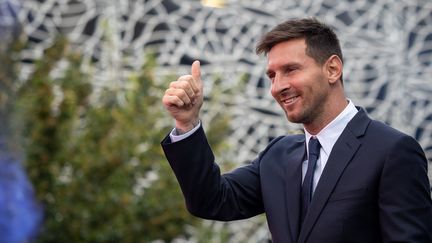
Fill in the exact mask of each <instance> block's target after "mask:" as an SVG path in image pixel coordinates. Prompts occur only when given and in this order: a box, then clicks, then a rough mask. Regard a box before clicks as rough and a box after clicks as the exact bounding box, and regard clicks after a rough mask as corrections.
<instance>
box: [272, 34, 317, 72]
mask: <svg viewBox="0 0 432 243" xmlns="http://www.w3.org/2000/svg"><path fill="white" fill-rule="evenodd" d="M306 47H307V46H306V42H305V40H304V39H293V40H289V41H284V42H280V43H278V44H276V45H275V46H273V47H272V48H271V49H270V51H269V52H268V54H267V62H268V67H269V68H271V67H273V66H275V65H276V66H277V65H280V64H285V63H289V62H304V61H305V59H307V58H310V57H309V56H307V55H306Z"/></svg>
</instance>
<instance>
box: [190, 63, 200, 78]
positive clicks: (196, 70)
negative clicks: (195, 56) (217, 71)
mask: <svg viewBox="0 0 432 243" xmlns="http://www.w3.org/2000/svg"><path fill="white" fill-rule="evenodd" d="M191 74H192V77H193V79H194V80H195V82H201V63H200V61H198V60H196V61H194V62H193V63H192V67H191Z"/></svg>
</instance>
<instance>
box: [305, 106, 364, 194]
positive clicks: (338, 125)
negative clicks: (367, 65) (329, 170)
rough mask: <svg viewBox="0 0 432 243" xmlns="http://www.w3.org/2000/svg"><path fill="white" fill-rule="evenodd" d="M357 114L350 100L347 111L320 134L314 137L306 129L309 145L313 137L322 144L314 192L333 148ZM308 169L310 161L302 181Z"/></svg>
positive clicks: (306, 161)
mask: <svg viewBox="0 0 432 243" xmlns="http://www.w3.org/2000/svg"><path fill="white" fill-rule="evenodd" d="M357 112H358V110H357V108H356V107H355V106H354V104H353V102H352V101H350V100H348V105H347V106H346V107H345V109H344V110H343V111H342V112H341V113H340V114H339V115H338V116H337V117H336V118H335V119H333V121H331V122H330V123H329V124H327V126H325V127H324V128H323V129H322V130H321V131H320V132H319V133H318V134H315V135H312V134H310V133H309V132H308V131H306V129H305V130H304V131H305V135H306V144H309V140H310V138H311V137H312V136H313V137H316V138H318V141H319V142H320V144H321V149H320V156H319V158H318V160H317V163H316V167H315V173H314V177H313V186H312V192H314V191H315V188H316V186H317V184H318V181H319V179H320V177H321V174H322V172H323V170H324V167H325V165H326V164H327V160H328V157H329V155H330V152H331V151H332V149H333V146H334V145H335V143H336V141H337V140H338V138H339V136H340V135H341V134H342V132H343V130H344V129H345V127H346V126H347V125H348V123H349V121H351V119H352V118H353V117H354V116H355V115H356V114H357ZM306 150H308V146H306ZM307 154H309V151H307ZM307 167H308V160H305V161H303V164H302V180H304V177H305V175H306V170H307Z"/></svg>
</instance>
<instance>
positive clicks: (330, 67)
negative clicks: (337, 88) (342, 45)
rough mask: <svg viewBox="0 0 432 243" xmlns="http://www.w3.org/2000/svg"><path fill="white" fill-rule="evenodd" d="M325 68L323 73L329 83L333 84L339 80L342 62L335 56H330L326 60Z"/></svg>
mask: <svg viewBox="0 0 432 243" xmlns="http://www.w3.org/2000/svg"><path fill="white" fill-rule="evenodd" d="M324 66H325V69H326V70H325V71H326V72H327V77H328V80H329V83H331V84H334V83H336V82H337V81H340V80H341V77H342V71H343V64H342V60H341V59H340V58H339V57H338V56H337V55H332V56H331V57H329V59H327V61H326V64H325V65H324Z"/></svg>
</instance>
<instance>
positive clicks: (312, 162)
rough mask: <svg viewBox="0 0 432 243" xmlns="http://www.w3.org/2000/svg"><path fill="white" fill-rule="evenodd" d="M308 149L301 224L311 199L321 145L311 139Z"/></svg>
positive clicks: (315, 139) (314, 139)
mask: <svg viewBox="0 0 432 243" xmlns="http://www.w3.org/2000/svg"><path fill="white" fill-rule="evenodd" d="M308 148H309V158H308V168H307V171H306V175H305V178H304V180H303V186H302V209H301V223H303V220H304V218H305V215H306V213H307V210H308V208H309V204H310V202H311V199H312V188H313V176H314V172H315V167H316V162H317V160H318V157H319V153H320V148H321V144H320V143H319V141H318V139H317V138H315V137H311V138H310V140H309V144H308Z"/></svg>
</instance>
